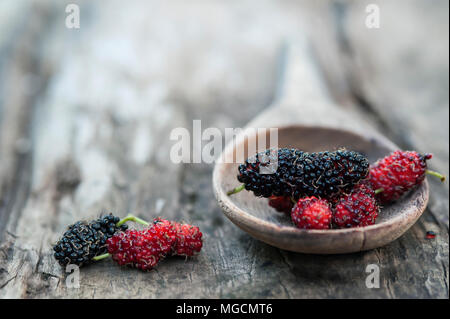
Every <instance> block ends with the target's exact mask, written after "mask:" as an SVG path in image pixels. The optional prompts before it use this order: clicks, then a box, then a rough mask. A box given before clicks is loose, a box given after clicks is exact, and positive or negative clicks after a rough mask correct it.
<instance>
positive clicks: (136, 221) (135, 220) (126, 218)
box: [117, 214, 150, 226]
mask: <svg viewBox="0 0 450 319" xmlns="http://www.w3.org/2000/svg"><path fill="white" fill-rule="evenodd" d="M128 221H132V222H135V223H138V224H142V225H145V226H148V225H150V224H149V223H148V222H146V221H145V220H143V219H140V218H139V217H136V216H134V215H131V214H128V215H127V216H126V217H125V218H124V219H122V220H121V221H119V222H118V223H117V226H121V225H123V224H124V223H126V222H128Z"/></svg>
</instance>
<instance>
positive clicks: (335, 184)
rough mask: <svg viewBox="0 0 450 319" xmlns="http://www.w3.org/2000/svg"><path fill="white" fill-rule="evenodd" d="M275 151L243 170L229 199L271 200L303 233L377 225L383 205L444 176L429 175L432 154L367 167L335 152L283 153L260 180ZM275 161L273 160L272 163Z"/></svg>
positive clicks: (404, 154) (354, 156)
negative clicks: (240, 195)
mask: <svg viewBox="0 0 450 319" xmlns="http://www.w3.org/2000/svg"><path fill="white" fill-rule="evenodd" d="M273 153H274V152H273V151H272V150H267V151H265V152H262V153H259V154H257V155H256V156H254V157H252V158H249V159H248V160H247V161H246V162H245V164H242V165H240V166H239V174H238V177H237V178H238V180H239V181H240V182H242V183H244V184H243V185H241V186H240V187H237V188H235V189H234V190H232V191H231V192H229V194H230V195H231V194H234V193H237V192H238V191H240V190H242V189H244V188H245V189H247V190H250V191H253V193H254V194H255V195H256V196H263V197H269V205H270V206H271V207H273V208H275V209H276V210H277V211H279V212H283V213H286V214H287V215H289V216H290V217H291V219H292V221H293V223H294V224H295V225H296V226H297V227H298V228H302V229H330V228H349V227H363V226H368V225H372V224H375V221H376V219H377V217H378V215H379V213H380V205H383V204H387V203H390V202H393V201H395V200H398V199H399V198H400V197H401V196H403V195H404V194H405V193H407V192H408V191H409V190H411V189H412V188H413V187H415V186H416V185H418V184H420V183H421V182H422V181H423V180H424V178H425V174H431V175H435V176H438V177H439V178H440V179H441V180H442V181H443V180H444V179H445V178H444V176H442V175H440V174H439V173H436V172H433V171H430V170H428V169H427V163H426V161H427V160H429V159H431V157H432V156H431V155H430V154H426V155H421V154H418V153H417V152H414V151H396V152H393V153H392V154H390V155H389V156H386V157H384V158H382V159H380V160H378V161H377V162H376V163H375V164H373V165H372V166H369V164H368V160H367V159H366V158H365V157H364V156H363V155H361V154H359V153H356V152H352V151H346V150H339V151H336V152H320V153H310V154H309V153H306V152H302V151H299V150H295V149H281V150H278V152H277V153H276V154H277V155H278V158H277V160H278V169H277V171H276V172H275V173H273V174H269V175H267V174H260V173H259V169H260V168H261V167H263V166H264V165H266V164H265V163H267V161H265V162H264V163H263V162H262V158H264V159H265V160H266V159H267V156H268V155H269V154H273ZM272 160H273V158H272Z"/></svg>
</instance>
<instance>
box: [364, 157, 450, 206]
mask: <svg viewBox="0 0 450 319" xmlns="http://www.w3.org/2000/svg"><path fill="white" fill-rule="evenodd" d="M431 158H432V155H431V154H425V155H421V154H419V153H417V152H414V151H395V152H393V153H392V154H390V155H389V156H386V157H384V158H382V159H380V160H378V161H377V162H376V163H375V164H374V165H373V166H372V167H371V169H370V172H369V180H370V183H371V184H372V186H373V188H374V189H380V190H382V191H381V192H380V193H378V194H377V198H378V199H379V200H380V202H381V203H388V202H391V201H394V200H397V199H399V198H400V197H401V196H402V195H403V194H405V193H406V192H407V191H409V190H410V189H411V188H413V187H414V186H416V185H418V184H420V183H421V182H422V181H423V180H424V179H425V174H431V175H435V176H437V177H439V178H440V179H441V180H442V181H444V180H445V177H444V176H442V175H441V174H439V173H437V172H433V171H430V170H428V169H427V160H429V159H431Z"/></svg>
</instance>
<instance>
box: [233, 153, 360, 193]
mask: <svg viewBox="0 0 450 319" xmlns="http://www.w3.org/2000/svg"><path fill="white" fill-rule="evenodd" d="M275 168H276V169H275ZM368 173H369V161H368V159H367V158H366V157H365V156H363V155H361V154H360V153H357V152H354V151H347V150H338V151H334V152H318V153H306V152H303V151H300V150H297V149H287V148H282V149H278V150H270V149H269V150H266V151H264V152H261V153H258V154H256V155H254V156H252V157H250V158H248V159H247V160H246V161H245V163H244V164H241V165H240V166H239V174H238V176H237V179H238V181H239V182H241V183H243V185H241V186H240V187H237V188H235V189H234V190H232V191H230V192H228V194H229V195H231V194H234V193H237V192H238V191H241V190H242V189H244V188H245V189H246V190H248V191H252V192H253V193H254V194H255V196H262V197H270V196H287V197H292V198H293V199H294V200H298V199H300V198H302V197H306V196H316V197H321V198H326V199H329V198H333V197H337V196H339V195H340V194H342V193H345V192H348V191H350V190H351V189H352V188H353V186H354V185H356V184H358V183H359V181H361V180H363V179H365V178H366V177H367V175H368Z"/></svg>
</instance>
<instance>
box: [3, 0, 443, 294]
mask: <svg viewBox="0 0 450 319" xmlns="http://www.w3.org/2000/svg"><path fill="white" fill-rule="evenodd" d="M73 2H75V3H79V4H80V6H81V28H80V29H78V30H73V29H66V28H65V27H64V19H65V12H64V4H63V3H60V2H59V1H39V2H31V1H5V2H2V3H0V6H2V7H1V10H0V15H1V17H2V18H1V19H0V26H1V27H0V76H1V78H2V81H1V82H0V237H1V244H0V245H1V248H0V297H1V298H7V297H9V298H11V297H19V298H53V297H55V298H109V297H111V298H129V297H131V298H196V297H198V298H211V297H218V298H221V297H222V298H232V297H261V298H339V297H340V298H355V297H363V298H371V297H375V298H411V297H417V298H448V186H447V185H446V186H444V187H442V186H441V185H438V184H436V183H435V182H434V181H430V184H431V195H430V205H429V209H428V210H427V212H426V213H425V214H424V216H423V217H422V218H421V219H420V220H419V222H418V223H417V224H416V225H415V226H414V227H413V228H412V229H411V230H410V231H408V232H407V233H406V234H405V235H404V236H403V237H402V238H400V239H399V240H397V241H395V242H394V243H392V244H391V245H388V246H386V247H384V248H381V249H376V250H374V251H370V252H365V253H357V254H352V255H338V256H312V255H306V254H296V253H290V252H287V251H283V250H279V249H277V248H274V247H271V246H269V245H266V244H264V243H262V242H259V241H257V240H254V239H253V238H252V237H250V236H249V235H247V234H246V233H244V232H242V231H241V230H240V229H238V228H237V227H236V226H234V225H233V224H232V223H230V222H229V221H228V220H227V219H226V218H225V217H223V215H222V214H221V212H220V208H219V206H218V205H217V203H216V202H215V200H214V196H213V192H212V185H211V172H212V165H206V164H184V165H174V164H171V162H170V161H169V160H168V152H169V150H170V147H171V144H170V140H169V133H170V131H171V129H172V128H174V127H187V128H190V126H191V125H192V120H193V119H201V120H202V126H203V128H206V127H218V128H220V129H222V128H225V127H241V126H243V125H244V124H245V123H248V122H249V121H250V120H251V119H252V118H253V117H254V116H255V114H257V113H259V112H261V111H262V110H264V109H265V108H266V107H267V106H268V105H269V104H270V103H271V102H272V100H273V98H274V97H275V96H276V93H277V89H276V87H277V76H276V73H277V69H278V67H277V61H278V55H279V52H280V47H281V46H282V43H283V41H284V40H285V39H286V38H288V39H293V40H295V39H298V38H299V37H300V38H303V36H304V34H305V33H306V34H308V35H309V36H310V38H311V39H312V41H313V45H314V48H315V50H314V54H313V55H314V57H317V58H319V61H320V63H321V64H320V65H321V69H322V70H323V71H324V74H325V75H326V79H327V83H328V84H329V89H330V92H331V94H330V99H333V100H334V101H338V102H339V103H338V104H339V106H338V107H339V108H340V109H341V110H344V111H349V110H350V111H351V114H352V115H349V116H348V117H347V118H346V123H347V124H346V125H352V123H353V122H357V123H364V124H361V126H362V127H367V128H368V129H373V130H380V131H381V132H382V133H383V134H386V135H388V136H389V137H390V138H391V139H392V140H393V141H394V142H396V143H397V144H399V145H401V146H402V147H408V148H417V149H419V150H421V151H422V150H424V151H429V152H434V153H436V160H435V161H434V160H433V163H434V164H433V165H435V167H433V168H435V169H439V170H442V171H443V172H445V173H448V135H447V134H443V133H442V132H443V130H444V129H445V127H447V128H448V122H446V120H445V119H446V118H448V117H447V115H448V91H447V88H448V59H447V58H446V59H444V57H443V56H445V55H447V57H448V49H445V48H443V46H442V47H441V44H440V41H443V40H442V35H441V32H442V31H441V30H444V29H445V30H448V15H447V16H445V14H444V12H445V11H447V12H448V4H446V3H445V2H439V3H438V4H436V7H433V8H431V7H427V8H428V9H429V10H421V9H420V8H421V6H423V5H424V3H427V2H426V1H411V2H408V1H406V2H402V3H401V4H398V5H392V4H384V2H383V4H382V5H381V8H382V10H383V7H385V8H386V9H385V10H386V11H385V12H386V15H388V14H389V12H391V14H392V15H393V16H397V18H398V19H399V20H400V21H401V20H402V19H406V20H405V24H404V25H405V26H407V25H409V26H412V28H415V29H414V30H416V28H417V30H418V29H420V28H421V26H422V25H423V24H425V25H427V26H429V28H427V29H428V30H434V31H433V32H431V31H430V32H431V33H433V34H435V36H433V37H431V36H430V37H427V36H426V35H427V33H426V30H425V31H423V32H422V33H416V32H414V31H411V30H409V29H405V28H398V25H397V24H395V25H394V24H389V23H387V24H386V25H382V28H385V29H381V32H379V33H378V38H377V40H376V41H377V43H378V45H377V46H375V47H373V42H370V43H367V42H366V41H364V38H365V36H366V35H367V34H365V30H364V28H361V27H355V26H352V25H351V23H352V21H361V18H362V17H360V15H364V11H363V9H364V8H363V5H360V4H358V3H359V2H358V3H356V2H354V1H339V2H338V4H336V3H335V2H327V1H320V4H313V3H316V2H306V1H304V2H303V1H302V2H297V1H296V2H294V1H283V2H278V1H266V2H264V3H258V4H256V3H255V2H254V1H240V2H219V1H208V2H206V1H200V2H195V3H191V2H190V3H185V2H182V1H171V2H164V3H163V2H159V1H129V2H127V5H126V6H124V5H123V3H122V2H120V1H108V4H107V5H105V4H104V3H103V2H101V1H73ZM317 2H319V1H317ZM396 3H397V2H396ZM400 8H401V9H400ZM417 8H419V9H417ZM342 10H344V11H345V12H348V15H344V17H343V16H342V15H340V14H339V13H340V12H342ZM392 10H393V11H392ZM398 10H401V11H405V12H407V15H402V14H398V15H395V13H396V12H398ZM4 12H7V13H8V14H4ZM382 14H384V13H383V11H382ZM390 19H393V18H390ZM355 23H356V22H355ZM422 23H423V24H422ZM317 26H320V27H317ZM430 28H431V29H430ZM393 31H396V32H397V33H396V34H397V36H396V38H399V37H400V38H401V37H404V38H405V39H410V41H405V42H406V43H401V44H398V45H396V42H395V40H394V39H392V38H390V34H391V32H393ZM358 32H361V33H360V34H355V33H358ZM417 34H418V35H417ZM414 39H416V40H417V41H414ZM343 41H344V42H345V43H346V44H345V45H348V46H349V47H350V48H351V50H352V51H351V52H352V54H349V52H348V49H346V48H345V45H343ZM419 43H420V44H419ZM388 46H389V48H390V49H389V50H390V51H387V52H389V53H386V60H385V59H381V55H382V53H381V52H380V51H383V49H386V50H387V49H388ZM437 47H438V48H439V49H438V51H436V52H440V53H439V54H438V55H434V54H422V53H423V52H425V51H424V50H432V49H430V48H437ZM447 47H448V46H447ZM395 50H401V52H413V56H414V57H420V63H419V64H416V65H417V67H416V66H415V63H400V62H401V61H402V59H403V55H402V54H399V55H396V54H394V53H395V52H396V51H395ZM446 50H447V51H446ZM391 52H394V53H392V54H393V55H392V57H395V58H393V60H392V61H390V60H389V59H388V58H389V56H391ZM427 52H428V51H427ZM432 52H434V51H432ZM325 53H326V54H325ZM325 55H326V58H324V56H325ZM414 59H415V58H413V61H415V60H414ZM369 65H370V66H371V70H379V73H377V76H376V77H371V74H372V73H370V72H369V73H368V71H367V70H368V66H369ZM419 66H420V67H419ZM429 66H432V68H429ZM407 71H410V72H414V75H411V73H408V72H407ZM393 73H395V75H396V77H394V78H392V77H391V75H392V74H393ZM402 74H407V75H408V76H404V78H401V77H400V76H401V75H402ZM399 77H400V80H399ZM421 77H422V78H423V79H424V81H423V82H421V85H420V89H418V88H417V86H414V85H415V82H414V79H420V78H421ZM429 79H432V80H429ZM440 79H441V80H440ZM430 81H431V82H430ZM408 83H412V84H411V85H410V84H408ZM446 92H447V93H446ZM422 94H423V95H422ZM386 100H387V101H390V102H389V103H386ZM411 103H413V104H414V105H415V106H414V112H412V111H411V109H408V108H407V107H398V108H395V110H393V108H392V105H399V106H400V105H403V106H407V105H411ZM391 110H393V111H392V113H394V114H393V116H388V115H387V114H388V112H387V111H391ZM431 110H432V111H431ZM326 114H327V116H333V114H334V111H332V110H331V111H328V110H327V112H326ZM389 114H390V113H389ZM428 114H432V116H428ZM444 116H445V117H444ZM324 117H325V116H324ZM360 119H364V121H363V122H360ZM436 121H437V122H436ZM343 123H344V122H343ZM399 123H400V124H401V125H400V124H399ZM441 130H442V131H441ZM408 136H410V137H411V138H409V137H408ZM425 148H426V149H425ZM106 211H112V212H114V213H117V214H120V215H125V214H126V213H128V212H133V213H135V214H137V215H139V216H140V217H142V218H146V219H150V218H151V217H153V216H157V215H163V216H166V217H168V218H173V219H178V220H185V221H188V222H193V223H195V224H197V225H198V226H200V228H201V229H202V231H203V232H204V234H205V246H204V249H203V250H202V253H201V254H200V255H199V256H198V257H196V258H192V259H187V260H184V259H177V258H174V259H170V260H166V261H164V262H163V263H161V264H160V265H159V266H158V268H157V269H156V270H155V271H152V272H150V273H140V272H138V271H135V270H132V269H122V268H119V267H117V266H116V265H114V264H113V263H112V262H111V261H104V262H102V263H99V264H98V265H95V266H92V267H86V268H83V269H82V270H81V283H80V285H81V286H80V288H79V289H68V288H67V287H66V283H65V278H66V274H65V273H64V272H63V271H62V270H61V269H60V267H59V266H58V265H56V263H55V262H54V260H53V258H52V256H51V244H52V243H53V242H54V241H56V240H57V239H58V237H59V236H60V234H61V233H62V232H63V231H64V229H65V227H66V225H68V224H70V223H72V222H74V221H75V220H78V219H81V218H89V217H93V216H96V215H98V214H99V213H101V212H106ZM427 230H434V231H436V232H437V233H438V236H437V237H436V239H435V240H428V239H425V233H426V231H427ZM371 263H375V264H378V265H379V266H380V271H381V287H380V288H379V289H367V288H366V287H365V278H366V276H367V273H366V272H365V269H366V266H367V265H368V264H371Z"/></svg>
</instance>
